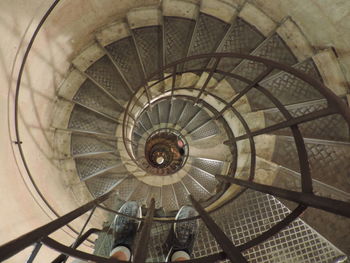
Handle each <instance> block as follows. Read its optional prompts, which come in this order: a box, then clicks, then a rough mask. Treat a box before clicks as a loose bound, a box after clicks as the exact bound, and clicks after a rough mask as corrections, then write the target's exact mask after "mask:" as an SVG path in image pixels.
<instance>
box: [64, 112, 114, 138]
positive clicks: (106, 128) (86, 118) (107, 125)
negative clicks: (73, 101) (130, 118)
mask: <svg viewBox="0 0 350 263" xmlns="http://www.w3.org/2000/svg"><path fill="white" fill-rule="evenodd" d="M116 127H117V123H116V122H113V121H112V120H110V119H108V118H105V117H103V116H101V115H99V114H97V113H95V112H92V111H90V110H88V109H86V108H83V107H81V106H79V105H75V106H74V109H73V111H72V114H71V117H70V120H69V124H68V128H70V129H74V130H82V131H88V132H99V133H105V134H109V135H114V134H115V129H116Z"/></svg>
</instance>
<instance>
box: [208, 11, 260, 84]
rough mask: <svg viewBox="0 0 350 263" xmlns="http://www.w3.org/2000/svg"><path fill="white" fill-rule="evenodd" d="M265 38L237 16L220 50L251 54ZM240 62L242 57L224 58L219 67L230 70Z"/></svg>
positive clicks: (218, 76)
mask: <svg viewBox="0 0 350 263" xmlns="http://www.w3.org/2000/svg"><path fill="white" fill-rule="evenodd" d="M264 39H265V38H264V36H263V35H262V34H261V33H260V32H258V31H257V30H256V29H255V28H254V27H252V26H251V25H249V24H248V23H247V22H245V21H244V20H243V19H241V18H236V21H235V22H234V24H233V25H232V26H231V28H230V30H229V32H228V33H227V35H226V37H225V38H224V39H223V41H222V43H221V44H220V47H219V49H218V51H219V52H233V53H242V54H249V53H250V52H252V51H253V50H254V49H255V48H256V47H258V46H259V44H261V43H262V41H263V40H264ZM240 62H241V60H240V59H229V58H224V59H222V60H221V61H220V63H219V65H218V69H220V70H223V71H227V72H230V71H231V70H232V69H234V68H235V67H236V66H237V65H238V64H239V63H240ZM214 76H215V77H216V78H217V79H222V78H223V76H221V75H219V74H215V75H214Z"/></svg>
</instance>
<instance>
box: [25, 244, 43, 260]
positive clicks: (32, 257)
mask: <svg viewBox="0 0 350 263" xmlns="http://www.w3.org/2000/svg"><path fill="white" fill-rule="evenodd" d="M42 245H43V244H42V243H41V242H37V243H36V244H35V246H34V249H33V251H32V253H31V254H30V256H29V258H28V260H27V263H32V262H34V259H35V257H36V255H38V253H39V251H40V248H41V247H42Z"/></svg>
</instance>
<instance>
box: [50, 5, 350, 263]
mask: <svg viewBox="0 0 350 263" xmlns="http://www.w3.org/2000/svg"><path fill="white" fill-rule="evenodd" d="M341 81H343V77H342V73H341V70H340V67H339V64H338V63H337V57H336V53H335V52H334V50H333V49H332V48H329V49H324V50H317V49H316V48H314V47H312V46H311V44H310V43H309V42H308V40H307V38H306V37H305V36H304V34H303V32H301V30H300V29H299V27H298V26H297V24H296V23H295V22H294V21H293V19H292V18H290V17H286V18H285V19H283V20H282V21H280V22H279V23H276V22H274V21H273V20H271V19H270V18H269V16H268V15H266V14H265V13H263V12H262V11H261V10H259V9H258V8H256V7H255V6H254V5H252V4H250V3H249V2H245V3H244V4H242V5H236V4H232V3H231V2H229V1H223V0H222V1H219V0H202V1H200V2H198V3H195V2H193V1H185V0H163V1H162V2H161V4H160V5H159V6H151V7H150V6H147V7H141V8H136V9H131V10H129V12H128V13H127V14H126V16H125V18H124V19H122V20H118V21H115V22H114V23H112V24H108V25H105V26H104V27H103V28H101V29H100V30H99V31H98V32H95V39H94V41H93V42H92V43H89V44H88V45H86V48H84V49H83V50H82V51H81V52H80V53H79V54H78V55H77V56H76V57H75V58H74V59H73V60H72V65H71V70H70V72H69V73H68V75H67V77H66V79H65V81H64V82H63V83H62V85H61V87H60V89H59V91H58V94H57V101H56V106H55V110H54V112H55V114H54V115H53V118H54V121H53V126H54V128H55V129H57V130H58V131H59V132H57V133H56V134H55V136H56V137H55V140H54V141H55V142H56V144H57V145H56V147H57V148H58V149H61V151H62V152H65V153H66V156H67V157H68V159H67V160H66V162H67V163H68V165H66V166H65V167H69V168H64V169H70V170H73V171H74V173H76V176H78V177H79V180H80V181H82V182H84V183H85V185H86V187H87V188H88V190H89V192H90V193H91V195H92V196H93V198H95V199H99V198H101V197H103V196H105V195H106V194H109V195H111V197H110V198H108V199H107V200H103V203H102V204H101V205H99V206H98V207H99V208H100V209H104V210H105V211H107V212H110V214H108V218H109V219H112V218H113V217H114V215H115V213H116V211H117V210H118V209H119V208H120V207H121V206H122V205H123V204H124V203H125V202H126V201H130V200H133V201H137V202H138V203H139V204H140V206H142V208H143V215H144V216H145V218H146V219H144V222H146V221H147V219H148V218H150V214H152V218H153V217H154V218H153V224H151V225H149V227H148V230H149V238H150V242H149V244H148V245H147V246H146V244H143V239H142V238H140V240H139V241H138V244H142V245H143V246H146V248H147V249H148V251H147V253H146V254H147V255H148V257H147V261H150V262H151V261H152V262H156V261H157V262H162V261H164V260H165V255H166V251H167V249H168V248H166V247H164V245H163V243H164V241H165V240H166V238H167V233H168V231H169V229H170V227H171V222H173V220H174V216H175V215H176V212H177V211H178V210H179V209H180V207H181V206H183V205H195V206H196V208H198V207H199V208H198V209H199V210H200V209H201V208H202V209H204V211H202V213H205V214H206V213H208V214H210V217H211V218H212V219H213V221H214V222H215V223H216V225H218V226H220V229H221V230H222V231H223V232H224V234H226V236H227V237H228V238H229V240H231V241H232V242H233V243H234V244H235V245H236V246H238V247H239V248H240V249H241V250H243V256H244V257H245V258H246V260H248V261H249V262H347V261H346V260H347V257H346V254H348V253H350V249H349V248H348V246H346V245H345V243H346V242H348V241H349V236H350V235H349V231H348V229H349V228H348V227H349V226H350V222H349V219H348V218H346V217H342V216H336V215H333V214H330V213H319V212H318V210H311V211H310V209H308V210H307V211H306V212H304V210H305V209H306V206H307V205H308V204H305V203H303V202H302V201H301V202H300V203H301V205H299V206H296V205H295V203H292V202H289V201H286V200H285V199H289V200H290V201H295V200H293V198H292V199H291V198H283V197H284V196H283V195H279V194H276V193H274V192H269V191H270V189H269V190H266V189H264V190H259V191H255V190H257V188H254V185H247V184H245V182H254V183H258V184H262V185H268V186H271V187H278V188H279V189H283V190H292V191H298V192H303V193H312V192H314V193H316V194H317V195H318V196H321V197H325V198H332V199H334V200H342V201H344V202H349V201H350V179H349V171H350V162H349V160H350V143H349V139H350V134H349V125H348V124H349V119H347V118H348V117H349V116H350V115H349V111H348V105H349V101H348V100H347V99H349V97H348V95H347V93H348V90H346V89H344V88H342V87H341V86H340V85H338V84H339V83H340V82H341ZM320 86H321V88H319V87H320ZM323 87H327V88H323ZM64 169H63V170H64ZM63 172H64V171H63ZM307 175H308V176H309V177H308V176H307ZM237 179H238V180H237ZM234 180H236V181H234ZM271 191H272V190H271ZM269 194H271V195H269ZM274 195H275V196H274ZM189 196H191V198H189ZM311 206H314V207H317V205H311ZM321 206H322V205H321ZM317 208H321V209H323V210H326V211H327V209H324V208H322V207H317ZM291 210H293V212H291ZM328 211H329V212H334V211H330V210H329V209H328ZM302 212H304V214H303V215H302V219H300V218H298V216H299V215H301V214H302ZM334 213H337V212H334ZM346 213H348V212H344V214H342V215H345V214H346ZM200 215H201V216H202V219H198V220H200V232H199V234H198V237H197V240H196V243H195V247H194V252H193V256H194V258H202V261H203V262H209V261H210V262H214V261H213V260H225V259H226V258H230V257H229V256H227V254H225V253H226V252H227V251H225V249H223V247H222V244H221V243H220V242H219V241H218V240H217V238H216V236H215V235H214V234H213V232H212V229H210V227H209V226H208V223H207V221H206V220H205V219H204V218H205V215H204V216H203V215H202V214H201V213H200ZM291 215H292V216H291ZM345 216H346V215H345ZM283 218H291V220H289V219H288V220H289V223H290V224H289V225H288V226H287V223H286V225H285V226H284V227H281V228H280V229H279V230H280V231H279V232H278V233H277V232H276V233H275V235H273V236H272V234H271V237H269V238H268V239H267V238H263V240H261V241H260V242H261V243H260V242H258V243H254V242H253V243H251V245H246V244H247V243H249V242H250V241H251V240H254V239H256V238H257V237H258V236H259V235H261V234H263V233H265V232H266V231H267V232H268V231H269V229H273V228H274V226H275V225H276V224H277V225H278V224H279V222H280V221H281V220H283ZM293 219H294V221H293ZM288 220H286V221H288ZM209 225H210V224H209ZM286 226H287V227H286ZM110 228H111V220H109V221H107V222H105V227H104V231H102V232H100V234H99V237H98V239H97V240H96V242H95V252H94V254H95V255H97V256H101V257H107V256H108V250H109V248H110V245H111V240H112V237H111V233H110V231H109V230H108V229H110ZM106 229H107V230H106ZM146 229H147V227H146ZM321 234H322V235H321ZM140 235H141V234H140ZM142 237H143V238H144V237H145V236H142ZM252 244H254V246H253V245H252ZM245 245H246V246H245ZM339 248H340V249H339ZM347 249H348V250H347ZM222 251H224V252H225V253H223V252H222ZM213 255H214V256H215V257H213V258H210V256H213ZM225 255H226V256H225ZM208 256H209V257H208ZM203 258H204V259H203ZM230 259H232V258H230ZM337 260H338V261H337ZM56 262H61V261H56ZM198 262H201V261H198ZM237 262H240V261H237Z"/></svg>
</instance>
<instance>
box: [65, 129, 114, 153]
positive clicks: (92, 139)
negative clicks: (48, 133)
mask: <svg viewBox="0 0 350 263" xmlns="http://www.w3.org/2000/svg"><path fill="white" fill-rule="evenodd" d="M116 149H117V141H116V140H110V139H105V138H101V137H97V136H88V135H81V134H72V135H71V150H72V155H73V156H76V155H82V154H88V153H94V152H104V151H115V150H116Z"/></svg>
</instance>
